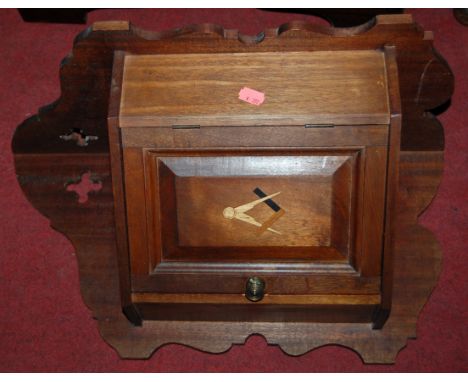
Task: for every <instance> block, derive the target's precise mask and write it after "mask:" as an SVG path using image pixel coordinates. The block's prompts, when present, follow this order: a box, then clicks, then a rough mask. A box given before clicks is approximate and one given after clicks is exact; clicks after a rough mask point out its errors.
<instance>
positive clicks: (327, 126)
mask: <svg viewBox="0 0 468 382" xmlns="http://www.w3.org/2000/svg"><path fill="white" fill-rule="evenodd" d="M304 127H305V128H306V129H330V128H332V127H335V125H334V124H333V123H322V124H320V123H319V124H314V123H306V124H305V125H304Z"/></svg>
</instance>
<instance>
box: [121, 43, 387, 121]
mask: <svg viewBox="0 0 468 382" xmlns="http://www.w3.org/2000/svg"><path fill="white" fill-rule="evenodd" d="M122 81H123V83H122V94H121V102H120V113H119V119H120V126H121V127H132V126H134V127H158V126H184V125H190V126H194V125H195V126H197V125H199V126H259V125H310V124H325V125H326V124H333V125H354V124H388V123H389V118H390V112H389V105H388V96H387V79H386V71H385V56H384V54H383V53H382V52H381V51H377V50H363V51H320V52H281V53H213V54H161V55H126V56H125V59H124V69H123V80H122ZM244 87H247V88H250V89H253V90H256V91H258V92H261V93H263V94H264V97H265V99H264V101H263V103H262V104H260V105H254V104H251V103H248V102H245V101H243V100H240V99H239V92H240V90H241V89H242V88H244Z"/></svg>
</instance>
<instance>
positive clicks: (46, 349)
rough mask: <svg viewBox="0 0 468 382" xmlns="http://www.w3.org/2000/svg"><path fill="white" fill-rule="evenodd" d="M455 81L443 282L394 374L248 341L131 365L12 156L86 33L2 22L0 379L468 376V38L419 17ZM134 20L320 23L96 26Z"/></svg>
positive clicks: (351, 359) (259, 18) (348, 355)
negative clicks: (102, 331) (103, 330)
mask: <svg viewBox="0 0 468 382" xmlns="http://www.w3.org/2000/svg"><path fill="white" fill-rule="evenodd" d="M410 13H412V14H413V15H414V18H415V20H416V21H417V22H419V23H420V24H421V25H422V26H423V28H424V29H426V30H432V31H433V32H434V34H435V47H436V48H437V49H438V50H439V52H440V53H441V54H442V55H443V56H444V57H445V59H446V60H447V61H448V63H449V64H450V66H451V68H452V70H453V72H454V74H455V78H456V87H455V94H454V96H453V100H452V105H451V107H450V108H449V109H448V111H446V112H445V113H444V114H442V115H441V116H440V120H441V121H442V123H443V124H444V126H445V134H446V155H445V158H446V167H445V173H444V177H443V180H442V184H441V186H440V189H439V193H438V194H437V196H436V198H435V200H434V202H433V204H432V205H431V206H430V208H429V209H428V210H427V211H426V212H425V213H424V215H423V216H422V217H421V224H423V225H424V226H425V227H427V228H429V229H430V230H431V231H433V232H434V233H435V235H436V237H437V238H438V240H439V241H440V243H441V247H442V250H443V254H444V259H443V270H442V273H441V276H440V282H439V284H438V286H437V287H436V288H435V290H434V292H433V294H432V297H431V299H430V300H429V302H428V303H427V305H426V306H425V308H424V309H423V311H422V314H421V316H420V319H419V322H418V339H417V340H416V341H413V340H410V341H409V342H408V346H407V347H406V348H405V349H404V350H402V351H401V352H400V354H399V356H398V358H397V362H396V364H395V365H394V366H384V365H371V366H366V365H363V364H362V362H361V359H360V358H359V356H358V355H357V354H356V353H354V352H353V351H351V350H349V349H346V348H342V347H338V346H326V347H322V348H320V349H317V350H314V351H312V352H309V353H307V354H305V355H303V356H300V357H291V356H288V355H286V354H284V353H283V352H282V351H281V350H280V349H279V348H278V347H275V346H268V345H267V344H266V342H265V340H264V339H263V338H262V337H260V336H252V337H250V338H249V339H248V340H247V342H246V344H245V345H236V346H233V347H232V349H230V350H229V351H227V352H226V353H223V354H218V355H216V354H206V353H203V352H200V351H197V350H193V349H190V348H187V347H184V346H181V345H167V346H165V347H163V348H161V349H160V350H159V351H158V352H157V353H156V354H155V355H154V356H153V357H152V358H151V359H150V360H148V361H124V360H121V359H119V357H118V356H117V354H116V352H115V351H114V350H113V349H112V348H110V347H109V346H108V345H107V344H106V343H104V342H103V341H102V339H101V338H100V336H99V334H98V331H97V326H96V322H95V321H93V320H92V319H91V316H90V312H89V311H88V309H87V308H86V307H85V306H84V304H83V302H82V299H81V296H80V294H79V285H78V273H77V264H76V259H75V257H74V254H73V247H72V246H71V244H70V243H69V242H68V241H67V240H66V239H65V237H64V236H62V235H61V234H59V233H57V232H55V231H53V230H52V229H51V228H49V224H48V221H47V219H46V218H45V217H43V216H41V215H39V214H38V212H37V211H36V210H34V209H33V208H32V206H31V205H30V204H29V203H28V202H27V200H26V199H25V198H24V196H23V195H22V193H21V191H20V188H19V186H18V184H17V182H16V179H15V174H14V168H13V160H12V154H11V149H10V142H11V137H12V135H13V131H14V129H15V127H16V126H17V125H18V124H19V123H21V122H22V121H23V120H24V119H25V118H27V117H29V116H31V115H32V114H35V113H36V111H37V109H38V108H39V107H40V106H42V105H45V104H48V103H50V102H52V101H54V100H55V99H56V98H58V97H59V95H60V86H59V80H58V69H59V64H60V61H61V59H62V58H63V57H64V56H65V55H66V54H67V53H68V52H69V51H70V49H71V46H72V42H73V38H74V36H75V35H76V34H77V33H78V32H80V31H81V30H82V29H84V26H83V25H81V26H80V25H62V24H29V23H24V22H23V21H22V20H21V18H20V16H19V14H18V13H17V12H16V11H15V10H0V53H1V54H0V57H1V58H0V84H1V89H2V90H1V92H0V110H1V118H0V170H1V178H0V211H1V212H0V216H1V222H0V227H1V228H0V303H1V305H0V306H1V313H0V371H4V372H6V371H96V372H100V371H108V372H111V371H134V372H138V371H140V372H149V371H151V372H158V371H166V372H170V371H171V372H172V371H181V372H185V371H193V372H201V371H205V372H212V371H218V372H226V371H231V372H234V371H235V372H248V371H252V372H253V371H269V372H275V371H281V372H314V371H364V372H365V371H426V372H429V371H465V372H466V371H468V329H467V328H468V283H467V279H468V276H467V275H468V253H467V252H468V244H467V243H468V203H467V202H468V166H467V162H468V139H467V138H468V129H467V125H468V118H467V116H468V74H467V73H468V27H463V26H462V25H460V24H459V23H457V22H456V20H455V19H454V17H453V15H452V12H451V11H450V10H411V11H410ZM106 19H130V20H131V21H132V22H133V23H134V24H136V25H138V26H140V27H142V28H146V29H152V30H163V29H168V28H174V27H179V26H183V25H185V24H192V23H202V22H213V23H217V24H220V25H223V26H224V27H226V28H234V29H239V30H240V31H241V32H242V33H247V34H257V33H259V32H260V31H262V30H263V29H264V28H268V27H276V26H278V25H280V24H282V23H284V22H287V21H290V20H292V19H305V20H310V21H311V22H320V23H323V21H320V20H317V19H316V18H313V17H307V16H301V15H292V14H284V13H270V12H265V11H259V10H241V9H239V10H102V11H95V12H92V13H91V14H90V15H89V19H88V21H89V23H92V22H94V21H96V20H106Z"/></svg>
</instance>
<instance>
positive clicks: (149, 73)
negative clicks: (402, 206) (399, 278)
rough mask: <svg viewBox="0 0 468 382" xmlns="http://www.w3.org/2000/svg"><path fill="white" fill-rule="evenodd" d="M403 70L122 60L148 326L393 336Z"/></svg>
mask: <svg viewBox="0 0 468 382" xmlns="http://www.w3.org/2000/svg"><path fill="white" fill-rule="evenodd" d="M394 60H395V58H394V56H393V54H392V52H391V51H389V50H363V51H351V52H346V51H336V52H284V53H238V54H236V53H229V54H222V53H213V54H172V55H133V54H125V53H124V52H118V53H116V56H115V60H114V78H113V81H114V84H115V87H116V91H114V92H113V93H112V100H111V113H110V115H109V129H110V137H111V146H112V147H115V150H114V151H112V166H113V171H114V177H113V184H114V190H115V191H114V192H115V193H118V194H119V195H123V198H122V199H121V200H118V201H117V203H120V204H122V205H124V206H125V208H124V209H123V208H122V207H121V206H120V205H119V206H117V208H118V210H119V211H120V210H121V211H122V213H121V214H120V215H119V217H120V222H119V224H120V226H121V227H124V228H126V229H123V230H122V234H123V235H124V234H126V235H127V238H126V240H124V239H122V240H121V241H122V242H121V254H122V255H123V256H125V257H129V259H130V266H129V273H130V275H129V276H130V286H129V290H128V294H129V296H128V297H129V301H130V302H131V304H132V306H133V308H134V309H133V310H134V311H135V312H137V314H138V315H139V316H140V318H141V319H143V320H145V319H160V320H165V319H171V320H178V319H179V320H182V319H187V318H188V317H189V318H190V319H193V320H205V321H206V320H208V321H209V320H227V319H228V320H240V321H246V320H247V321H258V320H261V321H272V320H273V321H312V322H315V321H317V322H373V323H374V325H375V326H376V327H380V326H381V325H382V323H383V321H384V319H382V317H383V316H384V317H386V316H387V315H388V309H385V308H383V307H384V306H390V299H391V295H390V294H388V295H387V296H385V297H383V296H382V290H383V289H384V288H385V287H386V286H385V285H383V279H382V274H383V273H384V272H385V270H386V269H385V268H383V267H382V262H383V258H384V256H387V257H388V258H389V259H390V260H391V254H390V253H385V251H384V248H385V242H384V241H385V231H386V230H387V231H388V229H389V224H391V222H390V221H389V222H387V223H386V222H385V216H386V214H387V215H388V216H391V215H392V209H391V208H392V206H391V203H390V201H389V198H388V197H387V196H386V192H387V190H388V192H392V193H394V192H395V187H396V182H397V174H396V171H395V164H393V165H391V164H390V163H389V161H388V158H389V156H392V157H393V158H395V157H396V156H397V153H398V150H399V143H400V141H399V136H400V133H399V129H400V126H399V117H398V113H399V109H398V108H399V104H398V102H395V104H392V103H391V102H390V101H389V100H390V99H396V97H397V96H398V95H397V94H390V93H391V92H392V91H397V89H398V88H397V85H396V84H397V81H398V79H397V73H396V71H394V70H393V71H392V70H391V68H392V67H395V61H394ZM388 68H390V69H388ZM390 84H394V86H393V87H391V86H390ZM246 86H247V87H249V88H254V89H258V90H260V91H261V92H262V93H264V95H265V99H264V101H263V102H262V103H261V104H260V105H255V104H251V103H249V102H245V101H243V100H241V99H240V97H239V92H240V90H241V89H243V88H244V87H246ZM390 134H393V136H394V137H395V139H393V140H390ZM391 239H392V238H391V237H388V238H387V241H391ZM390 260H389V261H388V262H387V266H390V264H391V262H390ZM253 277H256V278H259V279H260V280H261V282H262V283H263V290H262V292H261V295H260V296H257V298H256V299H255V302H253V301H252V300H251V299H249V298H247V297H248V296H249V291H248V286H249V280H250V279H251V278H253ZM386 282H391V280H390V279H387V280H386ZM384 298H386V299H387V300H388V301H384Z"/></svg>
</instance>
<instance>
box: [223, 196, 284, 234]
mask: <svg viewBox="0 0 468 382" xmlns="http://www.w3.org/2000/svg"><path fill="white" fill-rule="evenodd" d="M253 192H254V193H255V194H256V195H257V196H258V197H259V198H260V199H257V200H254V201H253V202H250V203H246V204H242V205H240V206H238V207H226V208H225V209H224V211H223V216H224V217H225V218H226V219H237V220H240V221H242V222H244V223H248V224H252V225H254V226H257V227H258V228H257V235H261V234H262V233H263V232H265V231H270V232H272V233H276V234H278V235H281V232H279V231H277V230H275V229H273V228H271V226H272V225H273V224H274V223H275V222H276V221H277V220H278V219H279V218H281V216H283V215H284V214H285V211H284V210H283V209H282V208H281V207H280V206H279V205H278V204H276V203H275V202H274V201H273V198H274V197H275V196H278V195H279V194H281V192H276V193H274V194H271V195H266V194H265V193H264V192H263V191H262V190H260V189H259V188H256V189H255V190H254V191H253ZM261 203H265V204H266V205H267V206H268V207H270V208H271V209H272V210H273V214H272V215H271V216H270V218H269V219H267V220H266V221H265V222H264V223H260V222H258V221H257V220H255V218H253V217H252V216H250V215H247V214H246V212H247V211H250V210H251V209H252V208H254V207H255V206H257V205H259V204H261Z"/></svg>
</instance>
